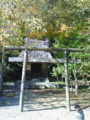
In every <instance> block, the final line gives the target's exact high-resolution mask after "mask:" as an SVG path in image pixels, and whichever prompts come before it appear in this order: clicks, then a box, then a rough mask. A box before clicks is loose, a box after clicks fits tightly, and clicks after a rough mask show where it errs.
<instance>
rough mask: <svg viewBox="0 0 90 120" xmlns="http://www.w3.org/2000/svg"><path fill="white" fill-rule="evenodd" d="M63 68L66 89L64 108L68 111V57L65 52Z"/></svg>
mask: <svg viewBox="0 0 90 120" xmlns="http://www.w3.org/2000/svg"><path fill="white" fill-rule="evenodd" d="M64 59H65V62H64V67H65V87H66V107H67V109H68V111H70V92H69V79H68V55H67V51H64Z"/></svg>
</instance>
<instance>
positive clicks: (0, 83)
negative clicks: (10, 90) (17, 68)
mask: <svg viewBox="0 0 90 120" xmlns="http://www.w3.org/2000/svg"><path fill="white" fill-rule="evenodd" d="M4 61H5V48H4V46H3V48H2V64H1V75H0V96H2V95H3V76H4Z"/></svg>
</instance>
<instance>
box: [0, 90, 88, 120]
mask: <svg viewBox="0 0 90 120" xmlns="http://www.w3.org/2000/svg"><path fill="white" fill-rule="evenodd" d="M9 92H10V93H11V92H12V93H15V96H14V97H5V96H3V97H0V120H20V119H21V120H74V118H75V111H74V110H73V104H75V101H71V102H70V103H71V110H72V111H71V112H68V111H67V110H66V107H65V98H63V97H62V98H60V99H59V97H56V96H55V95H54V94H52V93H51V92H48V94H42V93H40V94H39V93H38V91H34V92H32V91H30V90H25V97H24V110H23V112H19V96H20V91H19V89H18V90H4V94H7V93H9ZM83 111H84V114H85V120H90V111H88V110H87V109H84V110H83Z"/></svg>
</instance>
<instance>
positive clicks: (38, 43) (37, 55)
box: [19, 38, 52, 59]
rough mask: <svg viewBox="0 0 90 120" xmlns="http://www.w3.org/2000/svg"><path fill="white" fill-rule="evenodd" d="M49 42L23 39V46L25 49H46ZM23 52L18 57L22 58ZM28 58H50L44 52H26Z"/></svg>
mask: <svg viewBox="0 0 90 120" xmlns="http://www.w3.org/2000/svg"><path fill="white" fill-rule="evenodd" d="M49 44H50V42H49V41H48V40H46V41H44V40H33V39H29V38H26V39H25V46H27V47H31V48H33V47H35V48H48V47H49ZM23 55H24V51H22V52H21V53H20V55H19V57H23ZM28 58H43V59H44V58H52V56H51V54H50V52H45V51H28Z"/></svg>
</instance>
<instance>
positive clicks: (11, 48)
mask: <svg viewBox="0 0 90 120" xmlns="http://www.w3.org/2000/svg"><path fill="white" fill-rule="evenodd" d="M6 49H7V50H24V58H23V68H22V78H21V92H20V103H19V108H20V112H22V111H23V102H24V86H25V77H26V64H27V61H28V59H27V57H28V50H30V51H49V52H51V51H56V52H64V59H48V60H47V62H51V63H64V66H65V86H66V106H67V109H68V111H70V93H69V80H68V62H70V63H80V62H81V61H80V60H77V59H76V60H68V56H67V52H84V50H83V49H78V48H44V49H42V48H29V47H22V46H21V47H13V46H4V47H3V49H2V69H1V79H0V95H2V94H3V71H4V56H5V50H6ZM39 60H40V59H39Z"/></svg>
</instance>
